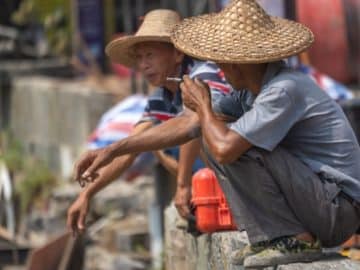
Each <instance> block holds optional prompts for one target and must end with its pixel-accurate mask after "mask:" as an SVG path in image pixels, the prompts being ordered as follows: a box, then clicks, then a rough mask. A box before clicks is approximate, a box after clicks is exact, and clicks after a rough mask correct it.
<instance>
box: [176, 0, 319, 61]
mask: <svg viewBox="0 0 360 270" xmlns="http://www.w3.org/2000/svg"><path fill="white" fill-rule="evenodd" d="M171 39H172V41H173V44H174V45H175V46H176V47H177V48H178V49H179V50H181V51H183V52H184V53H185V54H187V55H190V56H193V57H196V58H199V59H203V60H212V61H214V62H218V63H265V62H271V61H276V60H279V59H283V58H286V57H288V56H291V55H295V54H298V53H300V52H302V51H304V50H306V49H307V48H308V47H309V46H310V45H311V44H312V43H313V41H314V36H313V34H312V32H311V31H310V30H309V29H308V28H306V27H305V26H303V25H302V24H299V23H297V22H294V21H289V20H286V19H282V18H278V17H272V16H269V15H268V14H266V13H265V11H264V10H263V9H262V8H261V7H260V6H259V4H258V3H257V2H256V1H255V0H233V1H232V2H231V3H230V4H229V5H228V6H227V7H226V8H225V9H224V10H222V11H221V12H219V13H214V14H207V15H202V16H196V17H191V18H188V19H184V20H183V21H182V22H181V23H179V24H178V25H177V26H176V27H175V28H174V31H173V33H172V36H171Z"/></svg>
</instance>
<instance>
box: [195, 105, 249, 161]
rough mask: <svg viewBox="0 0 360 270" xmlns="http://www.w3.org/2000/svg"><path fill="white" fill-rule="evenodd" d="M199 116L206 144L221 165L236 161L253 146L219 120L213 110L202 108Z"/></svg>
mask: <svg viewBox="0 0 360 270" xmlns="http://www.w3.org/2000/svg"><path fill="white" fill-rule="evenodd" d="M198 115H199V119H200V120H199V121H200V123H201V132H202V134H203V139H204V142H205V144H206V145H207V148H208V150H209V152H210V153H211V155H212V156H213V157H214V158H215V159H216V160H217V161H218V162H219V163H221V164H225V163H230V162H233V161H235V160H236V159H238V158H239V157H240V156H241V155H242V154H243V153H245V152H246V151H247V150H249V149H250V147H251V146H252V145H251V143H250V142H249V141H247V140H246V139H245V138H243V137H242V136H241V135H240V134H238V133H236V132H234V131H233V130H231V129H229V128H228V127H227V125H226V122H223V121H221V120H219V119H217V117H216V116H215V114H214V113H213V111H212V110H211V108H209V107H206V106H202V107H201V108H200V109H199V111H198Z"/></svg>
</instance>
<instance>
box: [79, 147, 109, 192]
mask: <svg viewBox="0 0 360 270" xmlns="http://www.w3.org/2000/svg"><path fill="white" fill-rule="evenodd" d="M114 158H115V156H114V154H113V152H112V151H111V149H110V148H109V147H105V148H102V149H98V150H91V151H88V152H86V153H85V154H84V155H83V156H82V157H81V158H80V159H79V161H78V162H77V163H76V164H75V167H74V178H75V180H76V181H78V182H79V184H80V186H81V187H84V186H85V184H86V183H88V182H93V181H94V179H95V178H96V177H97V176H98V173H97V170H99V169H100V168H101V167H104V166H106V165H107V164H109V163H111V161H112V160H113V159H114Z"/></svg>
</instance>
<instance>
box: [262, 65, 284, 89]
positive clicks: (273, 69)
mask: <svg viewBox="0 0 360 270" xmlns="http://www.w3.org/2000/svg"><path fill="white" fill-rule="evenodd" d="M285 65H286V64H285V61H282V60H281V61H277V62H271V63H269V64H268V66H267V67H266V71H265V75H264V77H263V80H262V84H261V85H262V86H261V88H265V87H266V86H267V84H268V83H269V82H270V81H271V80H272V78H274V77H275V76H276V75H277V74H278V73H279V71H280V70H281V69H282V68H284V67H285Z"/></svg>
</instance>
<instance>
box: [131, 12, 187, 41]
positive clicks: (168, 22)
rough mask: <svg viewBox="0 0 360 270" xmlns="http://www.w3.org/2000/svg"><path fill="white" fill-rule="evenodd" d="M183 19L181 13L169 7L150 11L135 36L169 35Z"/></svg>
mask: <svg viewBox="0 0 360 270" xmlns="http://www.w3.org/2000/svg"><path fill="white" fill-rule="evenodd" d="M180 21H181V18H180V15H179V14H178V13H177V12H175V11H173V10H169V9H157V10H153V11H150V12H149V13H147V14H146V15H145V18H144V20H143V22H142V24H141V25H140V27H139V29H138V31H137V32H136V34H135V36H169V37H170V33H171V30H172V29H173V27H174V26H175V24H177V23H179V22H180Z"/></svg>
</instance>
